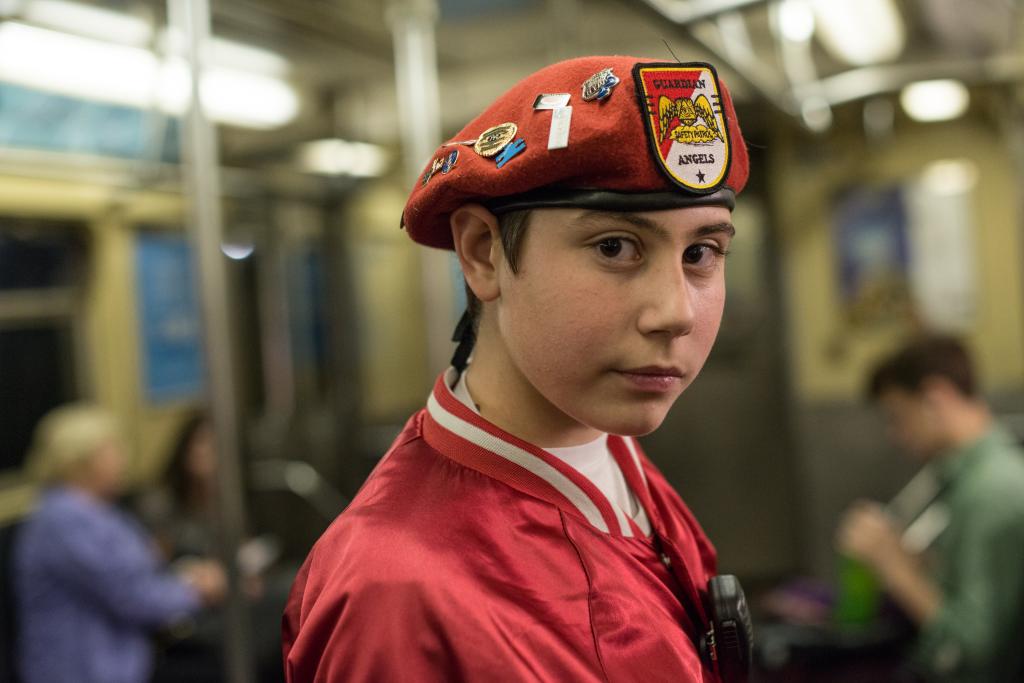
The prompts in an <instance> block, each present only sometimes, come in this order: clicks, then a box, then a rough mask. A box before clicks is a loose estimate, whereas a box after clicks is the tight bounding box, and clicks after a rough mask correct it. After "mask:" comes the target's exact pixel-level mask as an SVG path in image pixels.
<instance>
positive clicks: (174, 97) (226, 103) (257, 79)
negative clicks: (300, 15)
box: [0, 22, 299, 128]
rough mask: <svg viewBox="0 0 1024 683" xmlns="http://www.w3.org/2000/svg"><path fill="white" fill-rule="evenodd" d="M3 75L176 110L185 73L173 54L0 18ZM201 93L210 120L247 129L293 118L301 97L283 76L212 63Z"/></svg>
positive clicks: (184, 92) (180, 107)
mask: <svg viewBox="0 0 1024 683" xmlns="http://www.w3.org/2000/svg"><path fill="white" fill-rule="evenodd" d="M0 80H3V81H7V82H9V83H16V84H18V85H24V86H27V87H30V88H36V89H39V90H45V91H48V92H54V93H58V94H61V95H69V96H71V97H79V98H83V99H89V100H95V101H99V102H110V103H113V104H121V105H126V106H131V107H138V108H142V109H149V108H152V107H158V108H159V109H161V110H162V111H164V112H167V113H170V114H175V115H180V114H181V113H183V112H184V111H185V109H186V107H187V106H188V102H189V94H190V86H189V83H190V76H189V69H188V67H187V65H186V63H185V62H184V61H183V60H181V59H178V58H175V59H171V60H167V61H164V60H161V59H160V58H158V57H157V56H156V55H155V54H154V53H153V52H150V51H149V50H144V49H142V48H139V47H131V46H127V45H116V44H113V43H109V42H103V41H99V40H94V39H91V38H83V37H80V36H74V35H71V34H68V33H62V32H59V31H51V30H48V29H43V28H37V27H35V26H28V25H26V24H21V23H17V22H4V23H3V24H0ZM200 95H201V97H202V98H203V104H204V106H205V107H206V111H207V114H208V115H209V116H210V118H211V119H213V120H214V121H217V122H219V123H226V124H231V125H237V126H245V127H248V128H274V127H277V126H281V125H284V124H285V123H287V122H289V121H290V120H292V119H293V118H294V117H295V116H296V115H297V113H298V109H299V100H298V95H297V94H296V93H295V91H294V89H293V88H292V87H291V86H290V85H289V84H288V83H287V82H286V81H284V80H282V79H280V78H277V77H274V76H268V75H263V74H258V73H249V72H245V71H240V70H236V69H228V68H221V67H211V68H210V69H208V70H207V71H206V73H205V74H204V75H203V81H202V83H201V84H200Z"/></svg>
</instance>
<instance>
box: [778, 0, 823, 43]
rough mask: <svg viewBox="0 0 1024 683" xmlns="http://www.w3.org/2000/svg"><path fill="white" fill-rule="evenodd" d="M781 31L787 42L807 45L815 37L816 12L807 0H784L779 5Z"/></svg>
mask: <svg viewBox="0 0 1024 683" xmlns="http://www.w3.org/2000/svg"><path fill="white" fill-rule="evenodd" d="M779 29H780V30H781V31H782V36H783V37H784V38H785V39H786V40H791V41H793V42H794V43H805V42H807V41H808V40H810V39H811V36H812V35H814V12H813V11H812V10H811V6H810V4H809V3H808V2H807V0H783V2H782V3H781V4H780V5H779Z"/></svg>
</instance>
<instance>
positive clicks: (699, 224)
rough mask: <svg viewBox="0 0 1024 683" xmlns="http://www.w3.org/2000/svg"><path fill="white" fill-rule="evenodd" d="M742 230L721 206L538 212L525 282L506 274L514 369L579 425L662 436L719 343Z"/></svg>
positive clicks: (502, 301)
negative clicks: (734, 243)
mask: <svg viewBox="0 0 1024 683" xmlns="http://www.w3.org/2000/svg"><path fill="white" fill-rule="evenodd" d="M733 232H734V230H733V227H732V224H731V221H730V212H729V210H728V209H726V208H724V207H717V206H707V207H693V208H685V209H671V210H665V211H650V212H641V213H614V212H603V211H591V210H585V209H540V210H534V211H533V212H532V214H531V216H530V223H529V228H528V229H527V231H526V235H525V237H524V240H523V244H522V245H521V252H520V255H519V272H518V274H513V273H512V272H511V271H509V270H508V268H507V267H505V268H503V269H502V270H501V271H500V274H499V285H500V296H499V298H498V299H497V301H496V302H495V303H496V304H497V305H496V306H495V311H496V314H497V325H498V328H499V331H500V334H501V337H502V339H503V340H504V342H505V346H506V348H507V349H508V354H509V356H510V359H511V361H512V362H513V363H514V365H515V366H516V367H517V369H518V370H519V372H520V373H521V374H522V375H523V377H524V378H525V379H526V380H527V381H528V382H529V383H530V384H532V385H533V387H534V388H535V389H536V390H537V392H538V393H539V394H541V395H542V396H543V398H544V399H547V401H548V402H549V403H550V404H551V405H552V406H553V407H554V408H555V409H557V410H559V411H561V412H562V413H564V414H565V415H566V416H567V417H569V418H571V419H572V420H573V421H574V422H578V423H580V424H582V425H586V426H589V427H591V428H594V429H598V430H601V431H606V432H610V433H613V434H620V435H639V434H646V433H648V432H651V431H653V430H654V429H656V428H657V427H658V426H659V425H660V424H661V422H662V420H663V419H664V418H665V414H666V413H667V412H668V410H669V408H670V407H672V404H673V403H674V402H675V400H676V398H678V397H679V395H680V394H681V393H682V392H683V390H684V389H685V388H686V387H687V386H688V385H689V383H690V382H691V381H693V379H694V377H696V375H697V373H698V372H699V371H700V369H701V366H703V364H704V361H705V360H706V359H707V356H708V353H709V352H710V350H711V345H712V344H713V343H714V340H715V336H716V335H717V334H718V327H719V323H720V322H721V318H722V309H723V306H724V304H725V252H726V251H727V250H728V247H729V243H730V241H731V239H732V235H733Z"/></svg>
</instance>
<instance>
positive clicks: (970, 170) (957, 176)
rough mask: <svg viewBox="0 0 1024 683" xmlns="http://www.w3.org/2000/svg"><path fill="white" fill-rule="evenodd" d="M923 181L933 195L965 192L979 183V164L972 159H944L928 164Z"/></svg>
mask: <svg viewBox="0 0 1024 683" xmlns="http://www.w3.org/2000/svg"><path fill="white" fill-rule="evenodd" d="M921 182H922V183H923V184H924V186H925V188H927V190H928V191H929V193H931V194H933V195H955V194H965V193H967V192H970V191H971V190H972V189H974V187H975V185H977V184H978V165H977V164H975V163H974V162H973V161H971V160H970V159H942V160H941V161H933V162H932V163H930V164H928V165H927V166H926V167H925V169H924V172H923V173H922V174H921Z"/></svg>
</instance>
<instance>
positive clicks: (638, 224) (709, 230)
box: [577, 209, 736, 238]
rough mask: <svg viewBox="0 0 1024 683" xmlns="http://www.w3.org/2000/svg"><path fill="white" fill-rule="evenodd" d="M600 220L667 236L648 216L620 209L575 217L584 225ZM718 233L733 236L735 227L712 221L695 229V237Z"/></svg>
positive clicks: (727, 223) (663, 229)
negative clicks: (624, 224) (626, 224)
mask: <svg viewBox="0 0 1024 683" xmlns="http://www.w3.org/2000/svg"><path fill="white" fill-rule="evenodd" d="M602 221H611V222H619V223H628V224H629V225H631V226H633V227H634V228H638V229H640V230H647V231H650V232H653V233H655V234H656V235H658V236H659V237H664V238H668V237H669V233H668V231H667V230H666V229H665V228H663V227H661V226H660V225H658V224H657V223H655V222H654V221H652V220H651V219H649V218H646V217H644V216H638V215H636V214H634V213H626V212H622V211H601V210H597V209H595V210H591V211H587V212H585V213H583V215H581V216H580V217H579V218H578V219H577V222H578V223H581V224H583V225H586V224H588V223H599V222H602ZM719 233H725V234H726V235H728V236H729V237H735V236H736V227H735V226H734V225H733V224H732V223H729V222H723V223H713V224H711V225H702V226H701V227H699V228H697V230H696V231H695V235H696V236H697V237H704V236H706V235H716V234H719Z"/></svg>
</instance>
